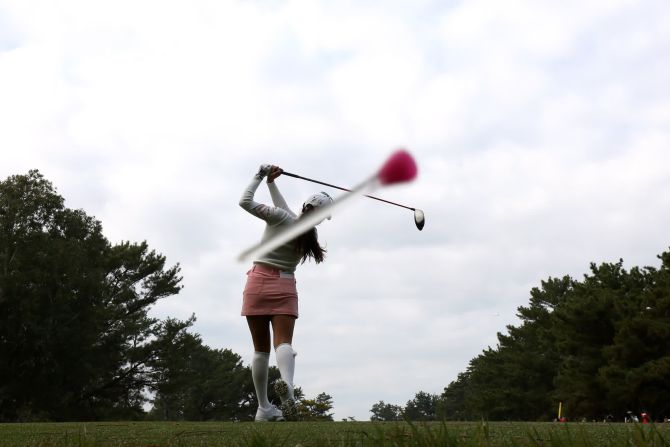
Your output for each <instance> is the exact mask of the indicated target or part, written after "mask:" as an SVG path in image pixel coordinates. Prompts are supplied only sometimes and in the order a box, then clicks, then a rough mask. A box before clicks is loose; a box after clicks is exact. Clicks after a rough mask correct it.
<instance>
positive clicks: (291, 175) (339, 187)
mask: <svg viewBox="0 0 670 447" xmlns="http://www.w3.org/2000/svg"><path fill="white" fill-rule="evenodd" d="M282 175H288V176H289V177H294V178H299V179H302V180H307V181H308V182H312V183H318V184H319V185H324V186H330V187H331V188H335V189H340V190H342V191H348V192H351V190H350V189H347V188H342V187H341V186H335V185H331V184H330V183H326V182H321V181H319V180H314V179H311V178H307V177H303V176H301V175H298V174H292V173H290V172H286V171H284V172H282ZM363 195H364V196H365V197H368V198H370V199H375V200H379V201H380V202H386V203H390V204H391V205H395V206H399V207H402V208H407V209H408V210H412V211H416V209H415V208H412V207H409V206H405V205H401V204H399V203H395V202H391V201H390V200H385V199H380V198H379V197H375V196H370V195H367V194H363Z"/></svg>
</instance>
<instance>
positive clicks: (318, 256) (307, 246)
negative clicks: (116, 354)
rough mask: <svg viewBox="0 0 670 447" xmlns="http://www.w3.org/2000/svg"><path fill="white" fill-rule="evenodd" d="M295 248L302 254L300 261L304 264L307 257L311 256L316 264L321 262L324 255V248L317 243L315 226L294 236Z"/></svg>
mask: <svg viewBox="0 0 670 447" xmlns="http://www.w3.org/2000/svg"><path fill="white" fill-rule="evenodd" d="M295 249H296V251H297V252H298V253H300V254H301V255H302V257H301V258H300V263H301V264H304V263H305V261H307V259H309V258H312V259H314V262H316V263H317V264H319V263H321V262H323V260H324V258H325V257H326V249H325V248H323V247H322V246H321V245H320V244H319V237H318V234H317V232H316V228H312V229H311V230H307V232H305V233H303V234H301V235H300V236H298V237H297V238H295Z"/></svg>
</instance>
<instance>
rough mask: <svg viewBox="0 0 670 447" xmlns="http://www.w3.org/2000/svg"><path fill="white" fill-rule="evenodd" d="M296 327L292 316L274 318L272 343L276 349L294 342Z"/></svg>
mask: <svg viewBox="0 0 670 447" xmlns="http://www.w3.org/2000/svg"><path fill="white" fill-rule="evenodd" d="M294 327H295V317H292V316H290V315H273V316H272V341H273V344H274V347H275V349H276V348H277V346H279V345H281V344H283V343H288V344H289V345H290V344H291V343H292V342H293V328H294Z"/></svg>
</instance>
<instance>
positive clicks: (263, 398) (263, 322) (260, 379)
mask: <svg viewBox="0 0 670 447" xmlns="http://www.w3.org/2000/svg"><path fill="white" fill-rule="evenodd" d="M247 324H248V325H249V331H251V338H252V339H253V341H254V350H255V352H254V356H253V359H252V360H251V377H252V379H253V381H254V388H255V389H256V397H257V398H258V406H259V407H262V408H269V407H270V401H269V400H268V367H269V364H270V317H266V316H249V317H247Z"/></svg>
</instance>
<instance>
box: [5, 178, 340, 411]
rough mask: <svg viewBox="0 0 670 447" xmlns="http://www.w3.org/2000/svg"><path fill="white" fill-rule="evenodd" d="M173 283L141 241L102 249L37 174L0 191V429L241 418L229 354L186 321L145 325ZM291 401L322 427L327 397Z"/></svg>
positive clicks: (251, 399)
mask: <svg viewBox="0 0 670 447" xmlns="http://www.w3.org/2000/svg"><path fill="white" fill-rule="evenodd" d="M181 280H182V277H181V276H180V266H179V264H176V265H173V266H168V265H166V259H165V257H164V256H163V255H161V254H159V253H157V252H156V251H155V250H152V249H150V248H149V246H148V244H147V243H146V242H140V243H131V242H121V243H118V244H112V243H110V242H109V241H108V240H107V239H106V238H105V237H104V235H103V233H102V224H101V223H100V222H99V221H98V220H96V219H95V218H93V217H91V216H88V215H87V214H86V213H85V212H84V211H82V210H72V209H69V208H67V207H65V206H64V199H63V198H62V197H61V196H60V195H58V193H57V192H56V190H55V188H54V187H53V185H52V184H51V182H49V181H48V180H46V179H45V178H44V177H43V176H42V175H41V174H40V173H39V171H37V170H32V171H30V172H29V173H28V174H27V175H15V176H11V177H8V178H7V179H6V180H4V181H2V182H0V422H13V421H67V420H114V419H116V420H119V419H123V420H136V419H147V418H149V419H157V420H251V419H253V416H254V414H255V411H256V407H257V402H256V395H255V392H254V387H253V383H252V380H251V373H250V369H249V366H245V365H243V363H242V360H241V357H240V356H239V355H238V354H236V353H234V352H232V351H230V350H228V349H212V348H210V347H208V346H206V345H204V344H203V342H202V339H201V337H200V335H198V334H196V333H193V332H191V331H190V330H189V329H190V328H191V327H192V325H193V323H194V321H195V316H192V317H191V318H189V319H188V320H186V321H180V320H177V319H172V318H167V319H165V320H159V319H156V318H152V317H150V316H149V310H150V309H151V307H152V305H154V304H155V303H156V302H157V301H158V300H160V299H164V298H167V297H169V296H173V295H176V294H178V293H179V291H180V290H181V287H182V286H181V284H180V283H181ZM278 378H279V371H278V370H277V369H276V368H271V370H270V380H271V382H273V381H274V380H276V379H278ZM269 390H270V398H271V399H273V400H274V401H276V402H278V401H279V398H278V396H274V395H272V393H273V387H272V386H270V387H269ZM296 397H298V410H299V412H300V416H302V418H303V419H307V420H332V413H330V411H331V410H332V406H333V403H332V397H331V396H329V395H328V394H326V393H321V394H319V395H318V396H317V397H316V398H314V399H307V398H306V397H305V396H304V395H303V393H302V390H300V389H297V390H296ZM146 407H150V410H149V411H146V410H145V408H146Z"/></svg>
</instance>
